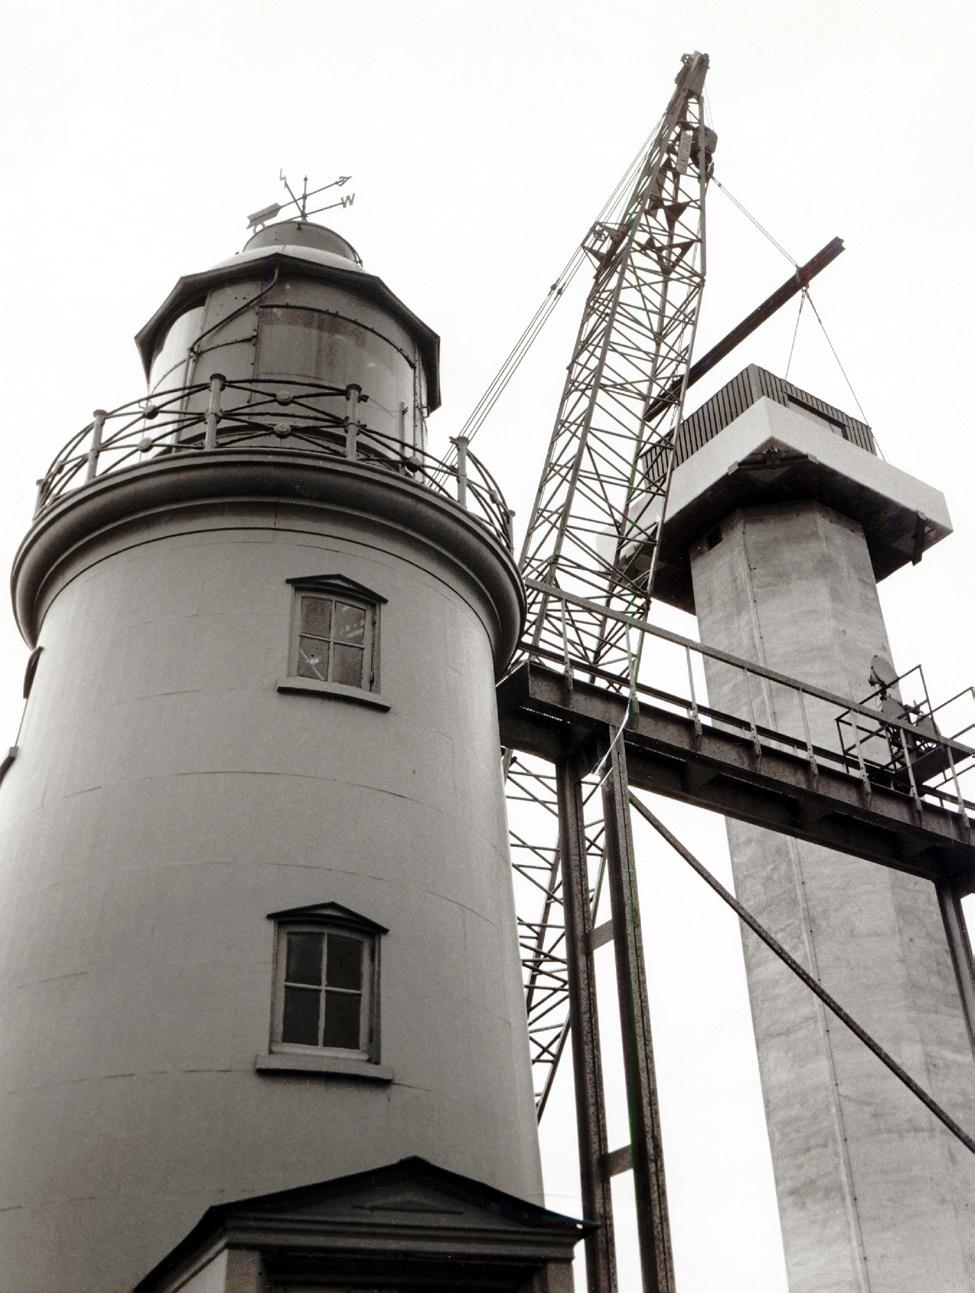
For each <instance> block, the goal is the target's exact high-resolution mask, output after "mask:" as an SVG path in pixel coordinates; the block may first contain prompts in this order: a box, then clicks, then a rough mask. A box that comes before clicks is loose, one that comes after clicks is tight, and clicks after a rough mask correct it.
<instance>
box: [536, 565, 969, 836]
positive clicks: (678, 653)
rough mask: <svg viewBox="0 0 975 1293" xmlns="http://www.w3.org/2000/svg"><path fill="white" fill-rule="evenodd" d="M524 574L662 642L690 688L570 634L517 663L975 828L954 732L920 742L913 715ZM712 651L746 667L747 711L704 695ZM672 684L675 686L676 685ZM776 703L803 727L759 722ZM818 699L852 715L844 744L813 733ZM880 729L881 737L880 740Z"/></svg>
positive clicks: (665, 670)
mask: <svg viewBox="0 0 975 1293" xmlns="http://www.w3.org/2000/svg"><path fill="white" fill-rule="evenodd" d="M526 582H527V583H528V584H529V586H531V587H534V588H535V589H536V590H539V591H543V592H547V593H549V594H550V595H551V596H552V597H553V598H556V599H558V600H560V601H562V602H563V603H565V604H567V605H569V606H576V607H581V608H588V609H590V610H597V609H598V611H599V613H600V614H602V615H605V616H607V617H608V618H610V619H616V620H619V621H620V622H621V623H625V624H627V625H629V626H630V628H632V630H633V631H634V633H639V634H643V635H645V637H646V639H647V641H646V642H645V644H644V650H643V656H644V659H647V658H648V657H647V647H648V646H650V647H651V648H652V647H654V646H655V647H657V648H658V649H657V651H656V652H655V653H654V655H653V658H652V663H653V672H654V676H655V678H657V679H660V680H661V682H663V681H664V680H665V679H669V678H671V679H672V678H675V677H677V676H680V677H681V678H682V679H684V678H686V686H687V692H686V694H681V692H680V691H678V690H669V689H667V688H666V687H665V686H650V685H647V684H646V683H641V682H636V683H633V682H631V680H630V679H627V678H623V677H621V676H620V675H618V674H615V673H609V672H607V671H605V670H602V669H598V668H593V666H592V665H590V664H588V663H587V662H586V661H584V660H580V659H578V658H574V657H573V655H572V652H571V650H570V647H569V643H568V641H566V642H565V643H564V649H563V651H562V653H561V654H559V653H557V652H554V651H552V650H549V649H546V648H542V647H539V646H536V645H533V644H531V643H528V642H523V643H522V644H521V647H520V649H519V655H518V657H517V660H516V663H517V662H519V661H521V660H524V659H526V658H528V659H531V658H539V659H541V660H544V661H546V662H547V663H548V664H550V665H551V666H554V667H558V668H559V669H561V670H562V672H564V673H565V675H566V678H567V681H568V682H569V685H571V684H572V682H573V681H576V680H578V681H586V682H592V683H596V684H599V683H602V684H604V685H606V686H607V687H609V688H611V689H612V690H614V691H616V692H618V693H621V694H623V695H626V694H627V693H628V692H629V691H630V690H632V692H633V694H634V695H635V697H636V698H637V699H638V700H646V701H647V702H649V703H652V704H654V705H656V706H658V707H662V708H664V709H666V710H668V711H670V712H676V713H679V714H682V715H685V716H686V717H689V718H690V720H691V721H692V723H693V724H694V727H695V730H696V731H697V733H698V734H700V733H701V731H702V730H703V724H704V723H708V724H710V725H712V726H714V727H720V728H723V729H725V730H728V729H731V730H733V731H738V732H740V733H741V734H742V735H743V736H745V737H746V738H747V739H748V740H749V741H750V742H751V744H752V746H753V747H754V750H755V754H756V756H760V755H761V753H762V750H763V748H778V749H782V750H785V751H787V752H792V753H794V754H796V755H798V756H799V757H801V758H803V759H804V760H805V761H806V762H807V763H808V765H809V770H810V773H811V775H812V776H813V777H815V775H816V773H817V770H818V768H819V766H820V765H821V764H822V765H824V766H826V765H831V766H832V767H833V768H835V769H837V770H839V771H842V772H846V773H849V774H850V775H852V776H854V777H856V778H857V779H858V780H859V781H860V783H861V785H862V787H863V791H864V795H865V797H866V798H867V799H869V797H870V793H871V790H872V787H873V786H874V785H878V786H884V787H885V788H888V789H891V790H893V791H895V792H898V793H901V794H904V795H905V796H907V797H909V798H910V799H912V800H913V802H914V804H915V806H916V807H917V809H918V811H919V812H920V811H922V810H923V805H924V803H925V802H927V803H930V804H932V805H937V806H938V807H941V808H946V809H949V810H951V811H954V812H956V813H958V815H959V816H960V818H961V820H962V822H963V824H964V827H965V829H966V830H971V827H972V820H973V818H975V801H973V800H969V799H966V798H965V796H964V794H963V793H962V785H963V782H966V783H968V784H970V783H971V782H972V779H973V778H972V774H973V773H975V748H972V747H971V746H969V745H967V744H964V743H962V742H961V741H959V740H958V739H957V738H956V737H950V738H949V737H945V736H942V735H941V733H939V732H937V731H934V732H932V731H931V730H929V729H927V728H926V729H925V730H924V731H923V733H922V735H923V746H921V745H920V744H919V740H918V737H919V733H918V731H917V729H916V727H915V726H914V724H912V723H911V722H910V721H906V720H896V719H893V718H887V717H885V716H883V715H881V714H880V713H879V712H878V710H877V709H871V708H870V707H869V706H867V705H864V704H857V703H855V702H851V701H849V700H848V699H846V698H845V697H843V696H839V695H837V694H835V693H834V692H830V691H827V690H826V689H824V688H822V687H817V686H814V685H813V684H810V683H804V682H801V681H800V680H799V679H797V678H791V677H789V676H788V675H787V674H781V673H778V672H776V671H775V670H773V669H767V668H765V667H764V666H762V665H760V664H756V663H753V662H752V661H749V660H743V659H741V658H740V657H739V656H734V655H731V654H730V653H728V652H726V651H721V650H719V649H717V648H716V647H709V646H705V645H704V644H703V643H701V642H695V641H694V640H693V639H691V638H686V637H683V636H682V635H681V634H678V633H672V632H670V631H669V630H667V629H664V628H660V627H659V626H657V625H654V624H650V623H648V622H647V621H646V620H640V619H637V618H634V617H633V616H629V615H625V614H623V613H621V612H617V611H612V610H609V609H608V608H606V607H597V606H596V604H595V603H594V602H590V601H588V600H587V599H585V598H582V597H576V596H574V595H573V594H571V593H566V592H564V591H563V590H562V589H559V588H555V587H552V586H550V585H543V584H540V583H537V582H536V581H534V580H528V581H526ZM668 654H669V656H670V659H669V660H668V659H667V658H666V657H667V655H668ZM705 659H708V660H711V661H714V662H717V663H720V664H721V665H723V666H727V667H728V668H729V669H731V670H733V671H736V672H737V673H738V674H739V675H740V677H741V680H742V682H743V690H744V694H745V698H746V704H745V713H744V714H743V715H742V714H729V713H726V712H724V711H722V710H718V709H716V708H713V707H712V706H710V705H708V704H706V703H703V702H702V700H701V699H700V697H702V696H704V695H706V694H707V691H706V682H705V680H704V670H703V665H704V661H705ZM671 686H672V687H673V686H676V684H675V683H671ZM777 706H781V708H783V709H786V710H793V711H794V716H795V718H796V721H797V729H798V731H799V732H801V735H796V734H795V733H793V732H788V731H783V730H781V729H780V728H779V727H773V726H770V725H769V724H768V723H767V722H766V723H763V722H760V721H759V719H758V715H759V714H760V712H762V711H764V712H765V713H766V714H770V715H775V714H776V709H777ZM815 706H825V707H826V710H825V714H826V716H828V717H830V718H831V719H832V720H833V721H834V722H835V721H836V720H838V719H843V720H844V721H845V723H846V724H847V725H848V727H849V730H850V733H851V735H850V737H849V739H848V741H847V742H844V743H842V744H841V743H839V742H838V743H837V746H838V748H835V747H834V748H830V747H829V746H825V745H822V744H820V743H818V742H816V741H814V740H813V736H812V724H811V722H810V711H811V710H813V709H814V707H815ZM823 716H824V712H823V710H822V709H820V711H819V713H818V714H817V718H818V719H819V720H820V722H821V721H822V718H823ZM852 716H859V719H860V720H861V722H860V723H856V722H851V717H852ZM627 721H629V720H627ZM878 724H881V725H882V727H883V729H884V730H883V732H882V733H881V732H878V731H877V727H878ZM868 725H871V726H868ZM868 733H869V735H868ZM881 736H882V737H883V739H882V740H880V739H878V738H879V737H881ZM892 744H893V745H894V746H895V747H896V749H897V752H898V758H899V763H898V775H897V776H895V777H891V775H890V768H889V766H888V765H889V761H890V757H891V756H890V749H891V745H892ZM932 747H934V748H935V749H936V750H937V751H938V758H937V759H932V757H931V750H932ZM922 759H923V762H922ZM933 768H937V776H935V775H934V774H933V772H932V769H933ZM932 783H934V784H932Z"/></svg>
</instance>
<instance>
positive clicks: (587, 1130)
mask: <svg viewBox="0 0 975 1293" xmlns="http://www.w3.org/2000/svg"><path fill="white" fill-rule="evenodd" d="M555 771H556V785H557V789H558V801H559V802H558V807H559V856H560V860H561V867H562V905H563V908H564V911H565V951H566V963H567V971H568V978H569V1022H570V1025H571V1030H572V1073H573V1078H574V1081H575V1100H576V1124H577V1127H578V1138H579V1175H580V1180H581V1186H582V1208H583V1212H584V1213H585V1215H586V1220H588V1221H595V1222H596V1223H597V1228H596V1229H595V1230H593V1231H592V1232H591V1233H589V1234H587V1236H586V1240H585V1244H586V1282H587V1288H588V1290H589V1293H615V1290H616V1249H615V1242H614V1238H613V1195H612V1189H611V1186H610V1175H609V1173H608V1172H607V1171H606V1170H605V1164H606V1162H607V1160H608V1158H609V1142H608V1140H607V1136H606V1101H605V1096H604V1094H603V1075H602V1060H601V1056H600V1045H599V1016H598V1012H597V1008H596V969H595V964H594V961H593V951H592V908H591V906H590V902H589V874H588V867H587V854H586V825H585V818H584V816H583V792H582V778H583V775H584V770H583V769H582V768H581V766H580V765H579V763H578V761H577V760H576V759H573V758H569V759H561V760H559V762H558V763H557V765H556V770H555Z"/></svg>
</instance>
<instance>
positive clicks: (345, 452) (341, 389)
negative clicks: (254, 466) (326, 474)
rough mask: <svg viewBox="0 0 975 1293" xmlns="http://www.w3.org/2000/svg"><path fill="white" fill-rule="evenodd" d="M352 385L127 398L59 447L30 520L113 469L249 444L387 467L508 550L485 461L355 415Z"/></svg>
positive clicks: (359, 409)
mask: <svg viewBox="0 0 975 1293" xmlns="http://www.w3.org/2000/svg"><path fill="white" fill-rule="evenodd" d="M368 399H369V397H368V395H367V394H364V393H363V392H362V390H361V388H360V387H358V386H355V385H351V386H329V385H327V384H325V383H322V382H308V381H284V380H281V381H277V380H268V379H256V378H255V379H251V380H247V381H230V380H228V379H226V378H224V377H222V376H220V375H214V376H213V377H211V378H210V380H209V381H208V382H200V383H196V384H195V385H190V386H178V387H173V388H172V389H170V390H167V391H162V392H158V393H156V394H153V395H152V396H151V397H146V398H143V399H139V400H132V401H130V402H129V403H127V404H122V405H120V406H119V407H118V408H116V409H112V410H111V411H110V412H109V411H106V410H105V409H96V410H95V413H94V415H93V417H92V420H91V422H89V423H88V425H87V426H85V427H82V429H81V430H80V431H79V432H78V434H77V435H75V436H74V437H73V438H72V439H71V440H69V441H68V443H67V444H66V445H65V446H64V448H62V449H61V450H60V452H59V453H58V454H57V456H56V457H55V458H54V461H53V462H52V463H51V465H50V467H49V468H48V469H47V471H46V472H45V474H44V476H43V477H42V478H41V479H40V480H39V481H38V482H37V485H38V490H37V505H36V508H35V512H34V516H35V519H36V518H38V517H40V516H42V515H43V514H44V512H45V511H46V510H47V509H48V508H50V507H52V506H53V505H54V504H55V503H57V502H58V501H59V500H60V499H62V498H64V497H65V496H66V495H68V494H71V493H73V492H75V491H77V490H80V489H84V488H85V487H86V486H88V485H91V484H92V483H93V482H95V481H97V480H100V479H102V478H104V477H105V476H109V475H114V474H116V473H119V472H124V471H128V470H132V469H134V468H138V467H142V466H144V465H145V464H147V463H151V462H154V461H163V460H166V459H171V458H173V457H176V456H192V455H200V454H208V455H209V454H214V453H217V454H219V453H222V452H225V451H227V450H240V449H246V448H252V449H254V450H259V451H260V453H261V454H262V455H263V454H269V455H272V456H273V455H274V454H275V453H287V454H289V455H292V456H293V455H294V454H295V453H300V454H302V455H308V456H309V457H310V458H318V459H331V460H335V459H342V460H345V461H348V462H355V463H356V464H357V465H359V466H364V467H368V468H370V469H374V470H376V471H382V472H390V473H393V474H395V475H398V476H402V477H405V478H407V479H409V480H412V481H414V482H415V483H417V484H419V485H422V486H424V487H425V488H427V489H429V490H431V491H432V492H433V493H435V494H438V495H440V496H442V497H445V498H449V499H451V500H452V501H453V502H456V503H459V504H460V505H461V506H462V507H463V508H465V509H466V511H468V512H469V513H470V514H471V516H472V517H473V518H474V519H476V520H477V521H479V522H480V523H481V524H482V525H483V526H485V527H486V528H487V529H488V530H489V531H490V532H491V533H492V534H493V535H494V536H495V537H496V538H498V539H500V540H501V542H502V543H503V544H504V545H505V547H507V549H508V550H509V552H510V551H512V548H513V538H512V517H513V515H514V514H513V513H512V512H511V510H510V509H509V508H508V505H507V503H506V502H505V499H504V496H503V494H502V493H501V490H500V488H499V486H498V484H497V482H496V481H495V479H494V477H493V476H492V475H491V474H490V472H489V471H488V470H487V468H486V467H485V466H484V464H483V463H482V462H480V460H479V459H478V458H476V457H475V455H474V454H473V453H471V452H470V451H469V449H468V447H467V443H466V441H462V439H461V438H458V440H457V441H455V444H456V446H457V450H458V453H457V459H456V461H455V462H451V463H447V462H444V461H442V460H441V459H439V458H436V457H435V456H434V455H433V454H430V453H427V452H426V450H423V449H418V448H416V447H414V446H413V445H409V444H406V443H404V441H403V440H401V439H398V438H396V437H395V436H390V435H386V434H384V433H383V432H380V431H376V430H374V429H373V428H372V427H370V426H369V425H368V423H367V422H365V421H363V419H362V414H363V412H364V411H365V410H364V408H363V406H367V405H368Z"/></svg>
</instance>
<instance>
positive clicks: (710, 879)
mask: <svg viewBox="0 0 975 1293" xmlns="http://www.w3.org/2000/svg"><path fill="white" fill-rule="evenodd" d="M630 803H631V804H632V805H633V807H634V808H635V809H636V810H637V812H638V813H639V814H640V816H641V817H643V818H644V819H645V820H646V821H648V822H649V823H650V825H651V826H652V827H653V828H654V829H655V830H656V831H657V832H658V834H660V835H661V836H662V837H663V838H664V839H665V840H666V841H667V843H668V844H669V845H670V846H671V848H673V849H674V850H675V851H676V852H677V853H678V854H680V856H681V857H682V858H683V859H684V861H685V862H686V863H688V865H689V866H690V867H691V868H692V869H693V870H694V871H696V872H697V874H698V875H699V876H700V877H701V879H702V880H703V881H704V882H705V884H708V885H710V886H711V888H712V889H713V890H714V892H715V893H716V894H717V895H718V897H719V898H722V899H723V900H724V901H725V902H726V903H727V904H728V906H729V907H730V908H731V909H732V911H734V912H735V913H736V915H737V916H738V919H739V920H740V921H742V923H743V924H745V925H747V926H748V928H749V929H750V930H751V931H752V933H754V934H757V935H758V937H759V938H760V939H761V940H762V942H763V943H764V944H765V945H766V947H769V948H771V950H772V951H773V952H774V953H775V955H776V956H777V957H778V958H779V960H780V961H783V962H784V963H785V964H786V965H787V966H788V967H789V969H790V970H791V971H792V973H793V974H795V975H796V976H797V977H798V978H799V979H801V980H802V982H803V983H804V984H805V985H806V987H807V988H809V990H810V991H811V992H813V993H814V994H815V995H816V996H817V997H818V998H819V999H820V1001H821V1002H822V1003H823V1005H824V1006H826V1008H827V1009H828V1010H831V1011H832V1012H833V1014H834V1015H835V1016H836V1018H837V1019H839V1021H840V1022H841V1023H843V1024H845V1025H846V1026H847V1028H849V1030H850V1032H851V1033H853V1035H854V1037H857V1038H859V1040H860V1041H861V1042H863V1044H864V1046H866V1047H867V1049H868V1050H870V1051H872V1052H873V1053H874V1055H876V1056H877V1058H878V1059H879V1060H880V1061H881V1063H882V1064H884V1065H885V1066H886V1067H887V1068H888V1069H889V1070H890V1071H891V1073H893V1075H894V1077H895V1078H897V1080H898V1081H899V1082H902V1083H903V1084H904V1086H906V1087H907V1089H908V1091H910V1092H911V1094H912V1095H915V1096H917V1098H918V1099H919V1100H920V1101H921V1103H922V1104H923V1105H924V1106H925V1107H926V1108H927V1109H929V1110H930V1111H931V1113H933V1114H934V1116H935V1117H936V1118H937V1119H938V1120H939V1121H940V1122H942V1123H943V1124H944V1125H945V1126H946V1127H947V1128H948V1130H949V1131H950V1132H951V1134H952V1135H953V1136H956V1137H957V1138H958V1140H960V1141H961V1143H962V1144H963V1145H964V1146H965V1148H966V1149H968V1150H970V1151H971V1152H972V1153H973V1154H975V1138H973V1137H972V1136H969V1135H968V1133H967V1132H966V1131H964V1130H963V1129H962V1128H961V1127H959V1125H958V1123H957V1122H955V1120H954V1118H952V1116H951V1115H950V1114H949V1113H947V1112H946V1111H945V1110H944V1109H942V1107H941V1105H940V1104H938V1102H937V1101H936V1100H935V1099H934V1097H933V1096H930V1095H929V1094H928V1093H927V1091H925V1090H924V1088H923V1087H922V1086H919V1085H918V1083H917V1082H915V1081H914V1079H913V1078H912V1077H911V1076H910V1074H909V1073H907V1072H906V1071H905V1070H904V1069H903V1068H901V1066H900V1065H899V1064H898V1063H897V1061H896V1060H895V1059H894V1057H893V1056H892V1055H889V1054H888V1053H887V1051H885V1050H884V1048H883V1047H882V1046H881V1045H880V1043H879V1042H877V1041H875V1040H874V1039H873V1037H871V1036H870V1034H869V1033H868V1032H867V1030H866V1029H865V1028H863V1027H862V1026H861V1025H860V1024H858V1023H857V1021H856V1020H855V1019H854V1018H853V1016H852V1015H849V1014H847V1012H846V1011H845V1010H844V1009H843V1007H842V1006H841V1005H840V1004H839V1002H838V1001H836V1000H835V998H833V997H831V996H830V994H829V993H828V992H827V991H826V989H825V988H824V987H823V986H822V984H820V983H819V982H818V981H817V980H816V979H814V978H813V977H812V975H811V974H810V973H809V971H808V970H806V969H804V968H803V966H801V965H800V964H799V962H798V961H797V960H796V959H795V957H794V956H792V955H790V953H789V952H787V951H786V949H785V948H784V947H783V946H782V944H781V943H780V942H779V941H778V939H777V938H775V937H774V935H772V934H770V933H769V931H768V930H767V929H766V928H765V927H764V925H762V924H761V923H760V922H759V921H758V920H756V918H755V917H754V916H753V915H752V914H751V912H750V911H748V909H747V908H746V907H743V906H742V904H741V903H740V902H739V901H738V899H737V898H736V897H735V896H734V895H733V894H732V893H730V892H729V891H728V890H727V889H726V888H725V887H724V885H723V884H722V883H721V881H720V880H718V879H716V878H715V877H714V876H713V875H712V874H711V872H710V871H709V870H708V869H707V867H706V866H705V865H704V863H703V862H700V861H698V859H697V858H696V857H695V856H694V854H693V853H692V852H691V851H690V849H688V848H686V847H685V845H683V844H682V843H681V842H680V840H679V839H677V837H676V836H675V835H672V834H671V832H670V831H669V830H668V829H667V827H666V826H665V825H664V824H663V822H662V821H661V820H660V819H659V818H658V817H657V816H655V815H654V813H652V812H651V811H650V809H649V808H647V806H646V804H644V803H642V802H641V801H640V800H639V799H637V797H636V795H634V794H633V793H632V792H631V793H630Z"/></svg>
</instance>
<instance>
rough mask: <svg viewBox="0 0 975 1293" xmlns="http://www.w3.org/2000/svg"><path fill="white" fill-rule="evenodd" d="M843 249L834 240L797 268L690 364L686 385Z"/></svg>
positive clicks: (655, 407)
mask: <svg viewBox="0 0 975 1293" xmlns="http://www.w3.org/2000/svg"><path fill="white" fill-rule="evenodd" d="M843 250H844V247H843V239H842V238H834V239H833V240H832V241H831V242H828V243H827V244H826V246H825V247H823V248H821V249H820V250H819V251H817V252H816V254H815V256H812V257H811V258H810V259H809V260H807V261H806V263H805V265H797V266H796V270H795V273H794V274H790V275H789V277H788V278H787V279H786V280H785V282H784V283H783V284H782V286H781V287H777V288H776V289H775V291H774V292H773V293H772V295H771V296H767V297H766V298H765V300H764V301H763V302H762V303H761V305H757V306H756V307H755V309H754V310H752V312H751V314H749V315H746V316H745V318H744V319H742V321H741V323H739V324H737V325H736V326H735V327H734V328H732V329H731V331H730V332H729V333H727V334H726V335H725V336H724V337H722V338H721V340H720V341H719V342H717V344H716V345H713V346H712V347H711V349H710V350H709V351H708V352H707V354H706V355H702V356H701V358H700V359H698V360H697V361H696V362H695V363H693V364H691V366H690V368H689V369H688V371H687V378H686V385H687V386H693V385H694V383H695V382H696V381H699V380H700V379H701V378H702V377H703V376H704V375H705V374H706V373H709V372H710V371H711V369H712V368H713V367H714V366H715V364H718V363H720V362H721V360H722V359H724V358H725V356H726V355H730V354H731V352H732V351H733V350H734V349H735V347H736V346H740V345H741V343H742V342H743V341H744V340H745V339H746V338H747V337H750V336H751V335H752V333H753V332H754V331H755V329H756V328H760V327H761V326H762V324H763V323H765V322H766V320H767V319H770V318H771V317H772V315H773V314H775V312H776V311H777V310H780V309H781V308H782V306H783V305H785V304H786V302H787V301H791V300H792V298H793V297H794V296H795V295H796V293H797V292H802V291H804V290H805V289H806V288H807V287H808V286H809V284H810V282H811V281H812V280H813V279H814V278H815V277H816V275H817V274H818V273H819V272H820V270H823V269H825V268H826V266H827V265H831V264H832V263H833V261H834V260H835V259H836V257H837V256H838V255H839V254H840V252H842V251H843ZM677 389H678V384H675V385H674V387H673V389H672V390H670V391H668V392H667V396H666V397H662V398H661V399H660V400H658V401H657V402H656V403H655V404H654V405H651V407H650V408H649V409H648V410H647V417H648V418H649V417H653V416H654V415H655V414H656V413H658V412H659V409H660V407H662V406H663V404H664V400H665V399H666V398H670V399H673V397H674V395H675V394H676V391H677Z"/></svg>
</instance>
